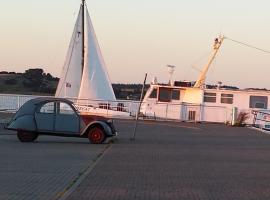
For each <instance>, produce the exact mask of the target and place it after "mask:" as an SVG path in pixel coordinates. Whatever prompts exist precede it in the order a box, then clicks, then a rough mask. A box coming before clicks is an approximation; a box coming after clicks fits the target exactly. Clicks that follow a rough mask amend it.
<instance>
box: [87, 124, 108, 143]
mask: <svg viewBox="0 0 270 200" xmlns="http://www.w3.org/2000/svg"><path fill="white" fill-rule="evenodd" d="M88 139H89V141H90V142H91V143H93V144H101V143H102V142H104V141H105V139H106V135H105V132H104V130H103V129H102V128H100V127H94V128H91V129H90V130H89V132H88Z"/></svg>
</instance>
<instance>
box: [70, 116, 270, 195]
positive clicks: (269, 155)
mask: <svg viewBox="0 0 270 200" xmlns="http://www.w3.org/2000/svg"><path fill="white" fill-rule="evenodd" d="M132 127H133V123H131V122H128V121H122V122H121V121H120V122H118V123H117V128H118V130H120V131H121V132H120V134H119V137H118V140H117V141H116V142H115V143H114V144H113V145H112V148H110V149H109V150H108V151H106V152H105V154H104V155H103V158H102V159H101V160H100V161H99V162H98V163H97V165H95V167H94V169H93V170H92V171H91V172H90V173H89V174H88V175H87V176H86V178H85V179H84V180H83V181H82V182H81V183H80V184H79V186H78V187H77V188H76V189H75V190H74V191H73V192H72V193H71V194H70V195H69V196H68V197H67V199H68V200H77V199H80V200H83V199H94V200H105V199H106V200H107V199H110V200H122V199H123V200H126V199H129V200H133V199H134V200H135V199H136V200H151V199H153V200H159V199H160V200H163V199H164V200H166V199H172V200H176V199H177V200H178V199H179V200H180V199H183V200H264V199H270V135H267V134H262V133H260V132H257V131H255V130H251V129H248V128H235V127H228V126H225V125H217V124H197V125H195V126H194V125H193V124H189V123H170V122H167V123H165V122H161V123H159V124H157V123H154V122H145V123H142V124H139V126H138V133H137V138H136V140H135V141H130V140H129V136H130V133H131V132H132Z"/></svg>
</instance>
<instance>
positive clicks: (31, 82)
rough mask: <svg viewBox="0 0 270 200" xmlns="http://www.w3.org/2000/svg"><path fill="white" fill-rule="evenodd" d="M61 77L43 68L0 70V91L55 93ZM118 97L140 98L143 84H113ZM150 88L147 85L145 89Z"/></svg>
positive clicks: (36, 93) (39, 93)
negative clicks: (16, 71)
mask: <svg viewBox="0 0 270 200" xmlns="http://www.w3.org/2000/svg"><path fill="white" fill-rule="evenodd" d="M58 81H59V78H57V77H53V76H52V75H51V74H50V73H45V72H44V71H43V69H40V68H35V69H28V70H26V71H25V72H24V73H15V72H7V71H1V72H0V93H6V94H32V95H52V96H53V95H54V94H55V91H56V88H57V84H58ZM112 87H113V90H114V93H115V96H116V98H117V99H129V100H139V99H140V95H141V89H142V84H120V83H119V84H112ZM148 88H149V85H146V87H145V91H144V92H146V90H147V89H148Z"/></svg>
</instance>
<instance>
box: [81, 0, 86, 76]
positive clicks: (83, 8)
mask: <svg viewBox="0 0 270 200" xmlns="http://www.w3.org/2000/svg"><path fill="white" fill-rule="evenodd" d="M81 6H82V66H81V67H82V74H83V68H84V52H85V49H84V45H85V44H84V43H85V41H84V40H85V33H84V18H85V17H84V16H85V14H84V11H85V0H82V5H81Z"/></svg>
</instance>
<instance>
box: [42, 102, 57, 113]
mask: <svg viewBox="0 0 270 200" xmlns="http://www.w3.org/2000/svg"><path fill="white" fill-rule="evenodd" d="M39 112H40V113H47V114H50V113H54V102H49V103H45V104H44V105H42V106H41V107H40V110H39Z"/></svg>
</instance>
